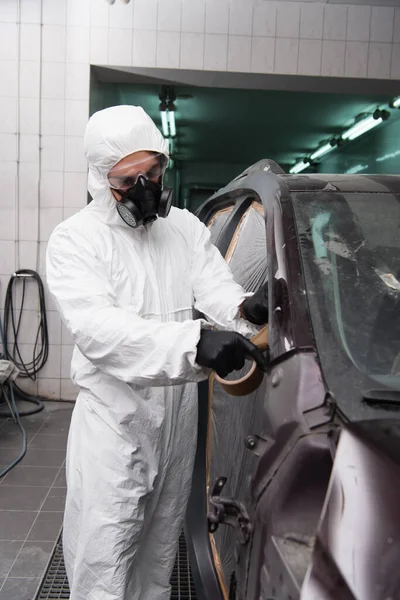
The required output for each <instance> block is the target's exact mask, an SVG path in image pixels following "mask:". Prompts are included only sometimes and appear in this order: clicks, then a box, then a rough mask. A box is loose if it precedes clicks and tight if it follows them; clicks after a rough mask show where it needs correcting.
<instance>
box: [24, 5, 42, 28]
mask: <svg viewBox="0 0 400 600" xmlns="http://www.w3.org/2000/svg"><path fill="white" fill-rule="evenodd" d="M21 21H22V23H40V0H21Z"/></svg>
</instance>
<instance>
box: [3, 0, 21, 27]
mask: <svg viewBox="0 0 400 600" xmlns="http://www.w3.org/2000/svg"><path fill="white" fill-rule="evenodd" d="M17 17H18V11H17V3H16V2H15V0H2V1H1V2H0V22H1V23H16V22H17Z"/></svg>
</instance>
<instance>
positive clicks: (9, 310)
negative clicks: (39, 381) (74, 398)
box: [0, 269, 49, 479]
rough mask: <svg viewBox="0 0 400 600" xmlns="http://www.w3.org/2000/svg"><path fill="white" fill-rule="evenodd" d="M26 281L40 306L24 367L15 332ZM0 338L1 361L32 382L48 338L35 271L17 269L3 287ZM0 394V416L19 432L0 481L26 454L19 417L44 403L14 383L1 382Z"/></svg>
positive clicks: (45, 353)
mask: <svg viewBox="0 0 400 600" xmlns="http://www.w3.org/2000/svg"><path fill="white" fill-rule="evenodd" d="M18 278H22V282H23V289H22V300H21V306H20V314H19V317H18V324H17V326H16V325H15V319H14V305H13V286H14V284H15V281H16V280H17V279H18ZM27 278H30V279H35V281H36V282H37V284H38V290H39V304H40V322H39V326H38V332H37V335H36V340H35V346H34V350H33V359H32V361H31V362H30V363H28V364H25V363H24V361H23V359H22V357H21V353H20V349H19V346H18V333H19V329H20V326H21V318H22V311H23V308H24V300H25V286H26V279H27ZM10 320H11V324H12V331H13V334H14V344H13V350H12V353H10V352H9V351H8V327H9V322H10ZM0 337H1V341H2V346H3V354H1V352H0V359H3V358H5V359H7V360H10V361H11V362H13V363H14V364H15V365H16V366H17V367H18V369H19V370H20V371H22V374H21V377H25V378H28V377H29V378H30V379H32V380H33V381H34V380H36V376H37V373H38V371H40V369H42V368H43V367H44V365H45V364H46V362H47V359H48V355H49V336H48V328H47V318H46V302H45V295H44V286H43V283H42V280H41V279H40V276H39V275H38V274H37V273H36V272H35V271H31V270H28V269H26V270H20V271H17V272H16V273H14V275H13V276H12V277H11V279H10V282H9V284H8V286H7V292H6V300H5V306H4V329H3V324H2V322H1V317H0ZM39 339H40V348H39V352H38V353H37V347H38V342H39ZM16 355H18V357H19V362H18V361H17V360H16V359H15V356H16ZM7 389H8V391H9V394H10V395H9V396H8V392H7ZM0 392H1V396H0V400H1V399H2V398H3V397H4V398H5V400H6V404H7V407H8V410H7V411H6V412H2V411H0V415H1V416H7V417H12V419H13V420H14V422H15V423H16V424H17V426H18V427H19V429H20V431H21V433H22V448H21V451H20V453H19V455H18V456H17V458H16V459H15V460H13V461H12V462H11V463H10V464H9V465H8V466H7V467H5V468H4V469H3V470H1V471H0V479H1V478H2V477H4V476H5V475H6V474H7V473H9V472H10V471H11V469H13V468H14V467H15V466H16V465H17V464H19V463H20V462H21V460H22V459H23V457H24V456H25V454H26V451H27V435H26V431H25V429H24V427H23V425H22V422H21V418H20V417H24V416H29V415H34V414H36V413H38V412H40V411H42V410H43V409H44V403H43V400H42V399H41V398H39V397H35V396H31V395H30V394H28V393H26V392H24V390H22V389H21V388H20V387H19V386H18V385H17V384H16V383H13V382H10V383H4V384H3V385H1V386H0ZM16 399H17V400H21V401H23V402H29V403H30V404H33V405H35V407H34V408H32V409H30V410H19V409H18V408H17V404H16Z"/></svg>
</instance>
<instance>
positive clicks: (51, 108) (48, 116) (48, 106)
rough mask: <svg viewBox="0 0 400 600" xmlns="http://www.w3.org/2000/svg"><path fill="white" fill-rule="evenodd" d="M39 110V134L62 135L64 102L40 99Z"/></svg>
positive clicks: (53, 99)
mask: <svg viewBox="0 0 400 600" xmlns="http://www.w3.org/2000/svg"><path fill="white" fill-rule="evenodd" d="M41 110H42V124H41V125H42V127H41V133H42V134H43V135H64V114H65V101H64V100H59V99H57V100H56V99H55V98H42V101H41Z"/></svg>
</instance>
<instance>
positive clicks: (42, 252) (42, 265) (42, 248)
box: [37, 241, 61, 344]
mask: <svg viewBox="0 0 400 600" xmlns="http://www.w3.org/2000/svg"><path fill="white" fill-rule="evenodd" d="M47 246H48V242H47V241H45V242H43V241H41V242H39V264H38V266H37V271H38V273H39V275H40V276H41V277H42V279H43V282H44V289H45V293H46V290H47V291H48V287H47V282H46V252H47ZM47 311H48V312H49V311H50V308H48V309H47ZM53 316H54V315H53V314H52V317H51V318H53ZM48 318H49V319H50V314H49V315H48ZM53 322H54V319H53ZM53 337H54V335H53ZM60 338H61V333H60ZM56 339H57V335H56ZM49 343H50V344H53V343H54V344H56V343H61V342H58V341H57V342H53V341H52V340H49Z"/></svg>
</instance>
